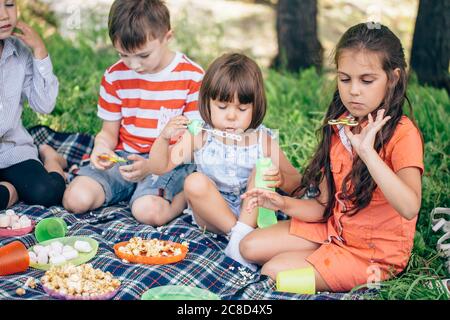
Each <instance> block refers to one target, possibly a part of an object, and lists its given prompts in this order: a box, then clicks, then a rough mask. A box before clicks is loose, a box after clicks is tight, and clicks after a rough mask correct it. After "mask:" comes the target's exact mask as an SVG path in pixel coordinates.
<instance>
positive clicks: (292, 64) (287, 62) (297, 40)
mask: <svg viewBox="0 0 450 320" xmlns="http://www.w3.org/2000/svg"><path fill="white" fill-rule="evenodd" d="M276 25H277V37H278V55H277V56H276V57H275V59H274V61H273V65H272V66H273V67H275V68H280V67H281V68H285V69H287V70H289V71H292V72H298V71H299V70H302V69H305V68H309V67H311V66H315V67H316V68H317V69H320V68H321V67H322V53H323V49H322V45H321V44H320V42H319V38H318V35H317V1H316V0H279V1H278V5H277V23H276Z"/></svg>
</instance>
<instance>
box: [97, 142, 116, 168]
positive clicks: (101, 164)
mask: <svg viewBox="0 0 450 320" xmlns="http://www.w3.org/2000/svg"><path fill="white" fill-rule="evenodd" d="M103 154H107V155H109V156H110V157H111V158H114V157H117V155H116V154H115V153H114V151H112V150H108V149H106V148H103V147H94V150H92V153H91V165H93V166H94V168H96V169H98V170H108V169H111V168H112V167H113V166H114V162H112V161H110V160H105V159H103V158H102V157H100V156H101V155H103Z"/></svg>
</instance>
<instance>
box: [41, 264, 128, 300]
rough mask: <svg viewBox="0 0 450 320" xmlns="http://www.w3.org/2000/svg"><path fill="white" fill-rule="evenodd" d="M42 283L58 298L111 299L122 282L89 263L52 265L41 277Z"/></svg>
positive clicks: (49, 293)
mask: <svg viewBox="0 0 450 320" xmlns="http://www.w3.org/2000/svg"><path fill="white" fill-rule="evenodd" d="M41 284H42V288H43V289H44V291H45V292H46V293H47V294H48V295H49V296H50V297H53V298H56V299H62V300H109V299H112V298H113V297H114V296H115V295H116V294H117V292H118V290H119V288H120V285H121V282H120V280H118V279H117V278H114V277H113V275H112V274H111V273H110V272H103V271H102V270H100V269H94V268H93V267H92V265H91V264H90V263H87V264H82V265H79V266H74V265H72V264H65V265H61V266H52V267H51V268H50V269H49V270H47V271H46V272H45V274H44V276H43V277H42V278H41Z"/></svg>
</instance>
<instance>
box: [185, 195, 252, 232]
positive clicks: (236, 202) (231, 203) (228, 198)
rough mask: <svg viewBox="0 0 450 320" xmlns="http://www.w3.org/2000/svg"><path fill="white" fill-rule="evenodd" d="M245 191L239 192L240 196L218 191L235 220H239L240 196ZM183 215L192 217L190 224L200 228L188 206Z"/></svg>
mask: <svg viewBox="0 0 450 320" xmlns="http://www.w3.org/2000/svg"><path fill="white" fill-rule="evenodd" d="M245 190H246V189H243V190H241V193H240V194H236V193H234V192H224V191H219V192H220V194H221V195H222V197H223V198H224V200H225V202H226V203H227V204H228V208H230V210H231V212H233V214H234V216H235V217H236V219H239V215H240V214H241V203H242V199H241V195H242V194H243V193H244V192H245ZM184 213H185V214H188V215H190V216H191V217H192V223H193V224H194V225H196V226H197V227H200V225H199V224H198V223H197V220H195V215H194V212H193V211H192V208H191V206H190V205H189V206H188V208H187V209H186V210H185V211H184Z"/></svg>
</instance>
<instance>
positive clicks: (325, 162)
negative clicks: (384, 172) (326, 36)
mask: <svg viewBox="0 0 450 320" xmlns="http://www.w3.org/2000/svg"><path fill="white" fill-rule="evenodd" d="M370 26H371V25H370V24H366V23H360V24H357V25H355V26H353V27H351V28H350V29H348V30H347V31H346V32H345V33H344V35H343V36H342V38H341V39H340V40H339V42H338V44H337V46H336V51H335V57H334V58H335V59H334V61H335V64H336V66H338V61H339V56H340V54H341V53H342V51H343V50H367V51H368V52H374V53H377V54H378V55H379V57H380V61H381V66H382V68H383V70H384V71H385V72H386V75H387V78H388V84H387V89H386V94H385V96H384V99H383V101H382V102H381V104H380V106H378V108H377V109H376V110H374V111H373V112H372V116H373V117H374V118H375V115H376V113H377V111H378V110H379V109H381V108H383V109H385V116H390V117H391V119H390V120H389V121H388V122H387V123H386V124H385V125H384V126H383V128H382V129H381V130H380V131H379V132H378V133H377V136H376V138H375V144H374V149H375V150H376V151H377V152H380V150H382V149H383V150H384V146H385V145H386V144H387V143H388V142H389V140H390V139H391V137H392V135H393V134H394V131H395V128H396V127H397V124H398V123H399V121H400V119H401V118H402V116H403V104H404V103H405V101H407V102H408V104H409V109H410V116H411V117H412V116H413V113H412V108H411V104H410V102H409V100H408V97H407V96H406V87H407V75H406V62H405V55H404V52H403V47H402V44H401V42H400V40H399V39H398V38H397V36H396V35H395V34H394V33H392V31H391V30H389V29H388V28H387V27H386V26H383V25H379V27H373V24H372V27H370ZM397 68H398V69H400V77H399V79H398V81H395V77H394V70H395V69H397ZM346 111H347V109H346V108H345V106H344V104H343V103H342V100H341V98H340V95H339V91H338V89H337V88H336V89H335V92H334V95H333V100H332V101H331V103H330V105H329V107H328V110H327V112H326V115H325V119H324V121H323V123H322V127H321V128H320V129H319V130H318V136H319V138H320V142H319V145H318V147H317V150H316V151H315V154H314V155H313V157H312V159H311V161H310V162H309V164H308V166H307V167H306V169H305V172H304V175H303V177H302V180H301V184H300V187H299V188H297V190H295V191H294V192H293V194H294V195H296V196H298V197H301V196H303V195H304V194H305V192H306V191H307V190H308V188H310V187H311V186H313V187H316V188H317V187H318V186H319V184H320V182H321V181H322V180H323V178H324V176H325V177H326V178H327V188H328V200H327V203H325V204H324V205H326V209H325V214H324V219H327V218H328V217H329V216H331V214H332V210H333V207H334V204H335V201H336V200H335V193H336V186H335V183H334V180H333V174H332V172H331V166H330V165H331V163H330V147H331V137H332V135H333V129H332V127H331V126H330V125H328V124H327V123H328V120H331V119H336V118H338V117H340V116H341V115H342V114H343V113H344V112H346ZM411 120H412V121H413V123H414V120H413V119H411ZM384 155H385V152H382V156H384ZM350 181H351V184H350V183H349V182H350ZM349 187H350V188H349ZM376 187H377V184H376V183H375V181H374V180H373V178H372V176H371V175H370V173H369V171H368V169H367V166H366V165H365V164H364V162H363V161H362V160H361V159H360V158H359V157H357V156H356V157H355V158H354V160H353V165H352V170H351V172H350V173H349V174H348V175H347V176H346V177H345V178H344V180H343V182H342V197H341V199H342V200H348V201H351V203H352V205H351V206H350V208H348V210H347V211H346V214H348V215H353V214H356V213H358V212H359V211H360V210H361V209H363V208H365V207H367V206H368V205H369V203H370V201H371V200H372V194H373V192H374V191H375V189H376Z"/></svg>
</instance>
